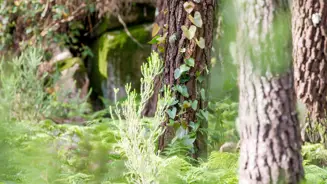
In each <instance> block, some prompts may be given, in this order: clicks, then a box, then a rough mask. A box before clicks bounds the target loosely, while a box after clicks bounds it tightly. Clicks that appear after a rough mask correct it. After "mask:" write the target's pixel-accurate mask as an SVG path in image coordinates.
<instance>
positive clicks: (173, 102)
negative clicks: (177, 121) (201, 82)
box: [169, 99, 179, 106]
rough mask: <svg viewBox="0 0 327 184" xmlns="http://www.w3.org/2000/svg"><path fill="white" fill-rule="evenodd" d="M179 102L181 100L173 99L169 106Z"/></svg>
mask: <svg viewBox="0 0 327 184" xmlns="http://www.w3.org/2000/svg"><path fill="white" fill-rule="evenodd" d="M178 102H179V101H178V100H176V99H174V101H172V102H171V104H169V106H174V105H176V104H178Z"/></svg>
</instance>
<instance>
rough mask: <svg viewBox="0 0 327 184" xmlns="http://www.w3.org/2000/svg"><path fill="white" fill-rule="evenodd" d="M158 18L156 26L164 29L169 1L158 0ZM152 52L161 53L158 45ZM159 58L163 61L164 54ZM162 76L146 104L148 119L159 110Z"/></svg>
mask: <svg viewBox="0 0 327 184" xmlns="http://www.w3.org/2000/svg"><path fill="white" fill-rule="evenodd" d="M156 3H157V4H156V18H155V24H158V26H159V27H160V28H163V26H164V23H165V14H164V10H165V9H166V8H167V1H166V0H157V2H156ZM158 34H159V35H163V34H164V33H163V29H160V30H159V32H158ZM152 50H154V51H156V52H159V51H158V45H157V44H153V45H152ZM159 57H160V58H161V59H163V54H162V53H160V52H159ZM161 78H162V77H161V76H156V77H155V79H154V81H153V82H154V91H153V95H152V96H151V98H150V99H149V100H148V102H147V103H146V105H145V107H144V109H143V111H142V115H143V116H146V117H153V116H154V115H155V113H156V110H157V101H158V94H159V91H160V88H161V87H162V80H161Z"/></svg>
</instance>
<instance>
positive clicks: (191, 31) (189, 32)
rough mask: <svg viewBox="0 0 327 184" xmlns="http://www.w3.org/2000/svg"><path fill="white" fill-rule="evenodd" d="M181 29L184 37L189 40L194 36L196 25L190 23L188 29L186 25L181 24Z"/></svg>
mask: <svg viewBox="0 0 327 184" xmlns="http://www.w3.org/2000/svg"><path fill="white" fill-rule="evenodd" d="M182 30H183V33H184V35H185V37H186V38H188V39H189V40H192V39H193V38H194V36H195V32H196V27H195V26H194V25H191V26H190V29H188V28H187V27H186V26H182Z"/></svg>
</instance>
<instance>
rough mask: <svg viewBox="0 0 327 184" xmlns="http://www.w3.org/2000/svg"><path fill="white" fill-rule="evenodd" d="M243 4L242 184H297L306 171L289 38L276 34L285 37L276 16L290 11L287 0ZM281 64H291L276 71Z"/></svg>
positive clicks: (240, 53)
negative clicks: (289, 51)
mask: <svg viewBox="0 0 327 184" xmlns="http://www.w3.org/2000/svg"><path fill="white" fill-rule="evenodd" d="M238 2H239V4H238V5H240V7H239V9H238V10H239V12H240V17H239V28H238V30H239V32H238V36H237V42H238V53H237V56H236V57H237V60H238V61H239V64H240V71H239V72H240V76H239V87H240V106H239V128H240V134H241V150H240V152H241V153H240V154H241V155H240V162H239V164H240V165H239V173H240V177H239V183H242V184H271V183H294V184H296V183H299V182H300V181H301V180H302V179H303V167H302V157H301V154H300V151H301V142H300V131H299V123H298V119H297V113H296V107H295V102H296V101H295V99H296V96H295V92H294V88H293V74H292V69H291V67H290V66H291V58H290V57H287V52H288V50H289V49H288V48H287V47H288V44H287V42H288V39H290V38H287V36H286V37H285V38H282V43H281V42H279V41H280V40H279V41H278V40H275V39H278V38H279V37H280V36H283V35H278V34H277V33H276V34H275V32H274V31H277V32H279V33H280V29H278V28H280V27H283V26H280V25H278V20H277V18H278V17H277V16H278V14H280V13H283V11H284V10H286V6H287V1H281V0H260V1H244V0H239V1H238ZM241 2H242V3H241ZM279 18H281V19H287V17H285V16H281V17H279ZM284 26H285V27H286V26H288V25H284ZM273 30H274V31H273ZM285 30H286V31H288V29H287V28H286V29H285ZM285 30H284V31H285ZM284 34H285V35H287V34H288V33H287V32H284ZM284 43H285V44H284ZM283 52H285V55H284V54H281V55H278V54H280V53H283ZM280 60H281V61H280ZM276 63H286V69H285V68H283V69H282V71H281V70H279V71H278V72H276V71H274V69H276V66H277V65H276ZM260 66H263V67H260Z"/></svg>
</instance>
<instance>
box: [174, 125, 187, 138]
mask: <svg viewBox="0 0 327 184" xmlns="http://www.w3.org/2000/svg"><path fill="white" fill-rule="evenodd" d="M185 135H187V130H186V129H184V128H183V127H182V126H180V127H179V128H178V129H177V131H176V137H177V138H179V139H182V138H183V137H184V136H185Z"/></svg>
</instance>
